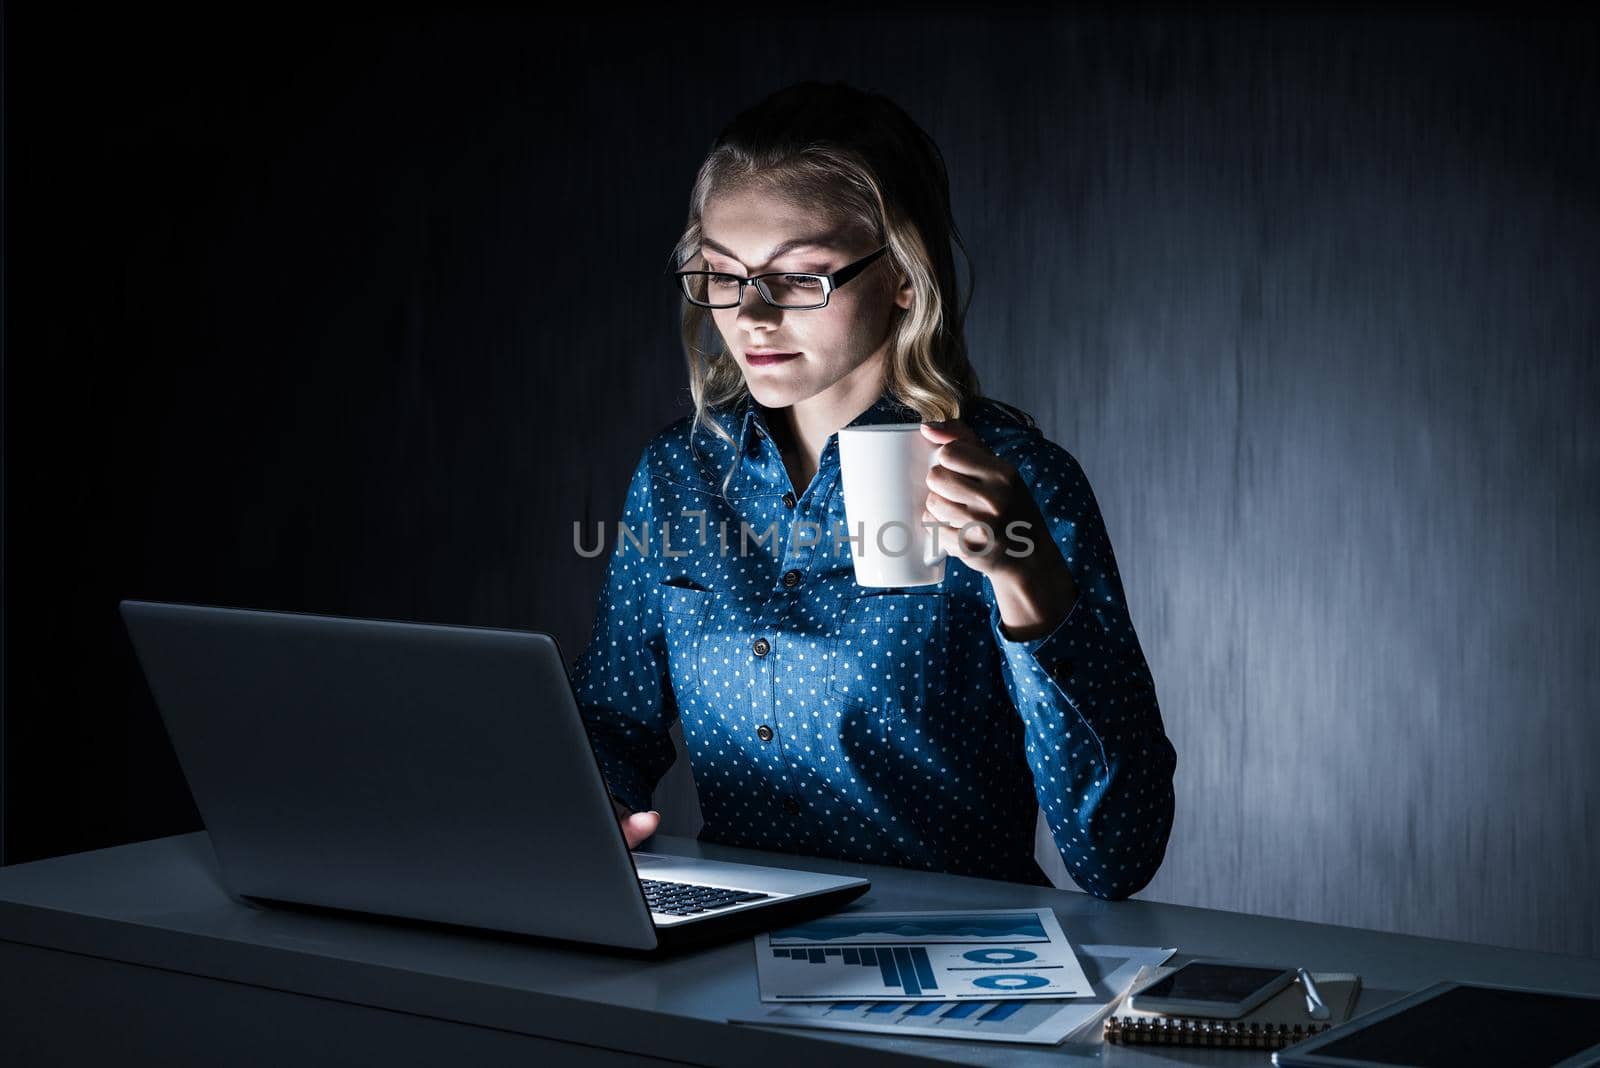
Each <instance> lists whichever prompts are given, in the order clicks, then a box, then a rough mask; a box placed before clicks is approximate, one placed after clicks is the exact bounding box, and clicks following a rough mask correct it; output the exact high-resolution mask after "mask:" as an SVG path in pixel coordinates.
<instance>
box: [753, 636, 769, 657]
mask: <svg viewBox="0 0 1600 1068" xmlns="http://www.w3.org/2000/svg"><path fill="white" fill-rule="evenodd" d="M750 648H751V650H752V651H754V653H755V654H756V655H757V656H766V655H767V654H768V653H770V652H771V651H772V646H771V645H770V644H769V643H768V642H767V639H765V638H757V639H756V641H755V644H754V645H752V646H750Z"/></svg>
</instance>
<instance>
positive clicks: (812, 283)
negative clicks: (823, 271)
mask: <svg viewBox="0 0 1600 1068" xmlns="http://www.w3.org/2000/svg"><path fill="white" fill-rule="evenodd" d="M783 280H784V281H785V282H787V283H788V284H789V285H792V286H800V287H801V288H802V289H816V288H817V287H818V286H820V285H822V279H820V278H813V277H812V276H811V275H809V274H786V275H784V276H783Z"/></svg>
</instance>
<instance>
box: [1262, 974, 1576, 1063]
mask: <svg viewBox="0 0 1600 1068" xmlns="http://www.w3.org/2000/svg"><path fill="white" fill-rule="evenodd" d="M1272 1063H1273V1064H1276V1065H1279V1066H1281V1068H1399V1066H1401V1065H1404V1066H1406V1068H1504V1066H1505V1065H1512V1064H1514V1065H1518V1066H1519V1068H1580V1066H1584V1065H1600V994H1573V993H1568V992H1566V991H1560V990H1532V989H1528V988H1525V987H1512V986H1490V985H1485V984H1478V983H1458V982H1445V983H1438V984H1435V985H1434V986H1430V987H1428V988H1427V989H1425V990H1419V991H1417V992H1416V993H1415V994H1411V995H1409V996H1407V997H1404V998H1401V999H1400V1000H1399V1001H1397V1002H1395V1003H1394V1004H1392V1005H1386V1006H1384V1007H1383V1008H1381V1009H1375V1010H1373V1011H1372V1012H1368V1013H1363V1014H1362V1015H1360V1016H1357V1017H1355V1018H1354V1019H1352V1020H1350V1021H1349V1022H1347V1023H1343V1024H1340V1025H1339V1026H1337V1027H1332V1028H1329V1029H1328V1030H1326V1031H1324V1032H1322V1033H1321V1034H1320V1035H1317V1036H1315V1037H1313V1038H1308V1039H1306V1040H1305V1041H1303V1042H1296V1043H1295V1044H1294V1045H1292V1046H1289V1047H1286V1048H1284V1049H1281V1050H1279V1051H1278V1052H1276V1053H1274V1054H1273V1055H1272Z"/></svg>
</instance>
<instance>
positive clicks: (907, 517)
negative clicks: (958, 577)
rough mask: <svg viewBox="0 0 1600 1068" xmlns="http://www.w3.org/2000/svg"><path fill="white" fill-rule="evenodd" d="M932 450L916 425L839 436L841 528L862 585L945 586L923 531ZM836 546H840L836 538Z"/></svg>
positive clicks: (936, 552)
mask: <svg viewBox="0 0 1600 1068" xmlns="http://www.w3.org/2000/svg"><path fill="white" fill-rule="evenodd" d="M938 451H939V446H938V445H935V444H934V443H933V442H931V441H929V440H928V439H927V437H925V436H924V435H923V433H922V424H921V423H883V424H879V425H877V426H858V427H846V428H844V429H842V430H840V431H839V479H840V483H841V486H842V488H843V490H844V513H845V524H846V526H847V527H848V528H849V529H848V530H847V532H846V533H847V534H848V536H849V537H850V538H851V539H852V540H851V541H850V542H848V544H849V546H850V552H851V555H852V557H853V558H854V561H855V571H856V582H857V583H858V584H859V585H862V586H928V585H932V584H934V583H939V582H943V581H944V561H945V556H946V555H947V554H946V553H945V552H944V550H943V549H941V548H940V547H939V541H938V537H937V532H936V531H934V530H931V529H929V528H927V527H924V526H923V525H922V512H923V509H924V508H925V507H926V506H927V503H928V469H929V468H930V467H932V466H933V464H934V460H935V459H936V458H937V455H938ZM839 544H846V543H845V542H844V540H843V538H841V539H839Z"/></svg>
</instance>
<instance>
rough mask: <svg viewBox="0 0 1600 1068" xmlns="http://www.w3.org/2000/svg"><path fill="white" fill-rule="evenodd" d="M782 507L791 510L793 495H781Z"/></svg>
mask: <svg viewBox="0 0 1600 1068" xmlns="http://www.w3.org/2000/svg"><path fill="white" fill-rule="evenodd" d="M783 506H784V507H785V508H793V507H794V494H792V493H785V494H784V495H783Z"/></svg>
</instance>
